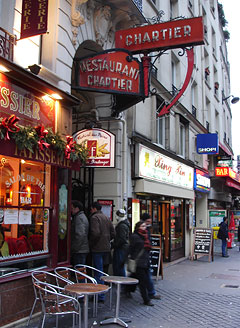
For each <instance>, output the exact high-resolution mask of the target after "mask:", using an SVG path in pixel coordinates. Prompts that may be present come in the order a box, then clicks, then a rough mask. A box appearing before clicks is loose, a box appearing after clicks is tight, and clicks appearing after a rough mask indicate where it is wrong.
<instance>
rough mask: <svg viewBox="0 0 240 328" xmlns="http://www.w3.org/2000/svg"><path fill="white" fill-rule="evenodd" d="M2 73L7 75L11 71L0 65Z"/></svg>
mask: <svg viewBox="0 0 240 328" xmlns="http://www.w3.org/2000/svg"><path fill="white" fill-rule="evenodd" d="M0 72H2V73H7V72H10V70H9V69H8V68H7V67H6V66H4V65H1V64H0Z"/></svg>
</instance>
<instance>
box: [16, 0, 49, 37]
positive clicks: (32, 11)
mask: <svg viewBox="0 0 240 328" xmlns="http://www.w3.org/2000/svg"><path fill="white" fill-rule="evenodd" d="M47 19H48V0H23V2H22V21H21V36H20V39H24V38H29V37H31V36H34V35H39V34H43V33H46V32H47Z"/></svg>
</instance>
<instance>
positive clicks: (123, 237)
mask: <svg viewBox="0 0 240 328" xmlns="http://www.w3.org/2000/svg"><path fill="white" fill-rule="evenodd" d="M129 229H130V223H129V221H128V219H125V220H123V221H120V222H119V223H118V224H117V225H116V227H115V232H116V236H115V238H114V244H113V247H114V249H117V248H120V249H122V250H126V251H127V250H128V246H129Z"/></svg>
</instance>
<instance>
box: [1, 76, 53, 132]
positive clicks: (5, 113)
mask: <svg viewBox="0 0 240 328" xmlns="http://www.w3.org/2000/svg"><path fill="white" fill-rule="evenodd" d="M12 114H14V115H16V116H17V117H18V118H20V121H19V124H21V125H23V126H26V125H30V126H35V125H39V124H43V125H44V126H45V127H46V128H48V127H51V128H52V129H53V131H55V101H54V100H53V99H51V98H50V97H48V98H44V97H39V96H38V95H36V94H33V93H32V92H31V91H30V90H26V89H23V88H22V87H21V86H18V85H16V84H15V83H12V81H10V80H9V79H8V78H7V77H6V76H5V75H3V74H1V73H0V117H9V116H11V115H12Z"/></svg>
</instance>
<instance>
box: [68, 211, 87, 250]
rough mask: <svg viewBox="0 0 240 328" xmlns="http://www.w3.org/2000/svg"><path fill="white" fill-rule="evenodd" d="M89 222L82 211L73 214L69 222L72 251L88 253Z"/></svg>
mask: <svg viewBox="0 0 240 328" xmlns="http://www.w3.org/2000/svg"><path fill="white" fill-rule="evenodd" d="M88 232H89V222H88V219H87V217H86V215H85V214H84V212H83V211H79V212H78V213H76V214H74V215H73V217H72V222H71V251H72V253H88V252H89V245H88Z"/></svg>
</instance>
